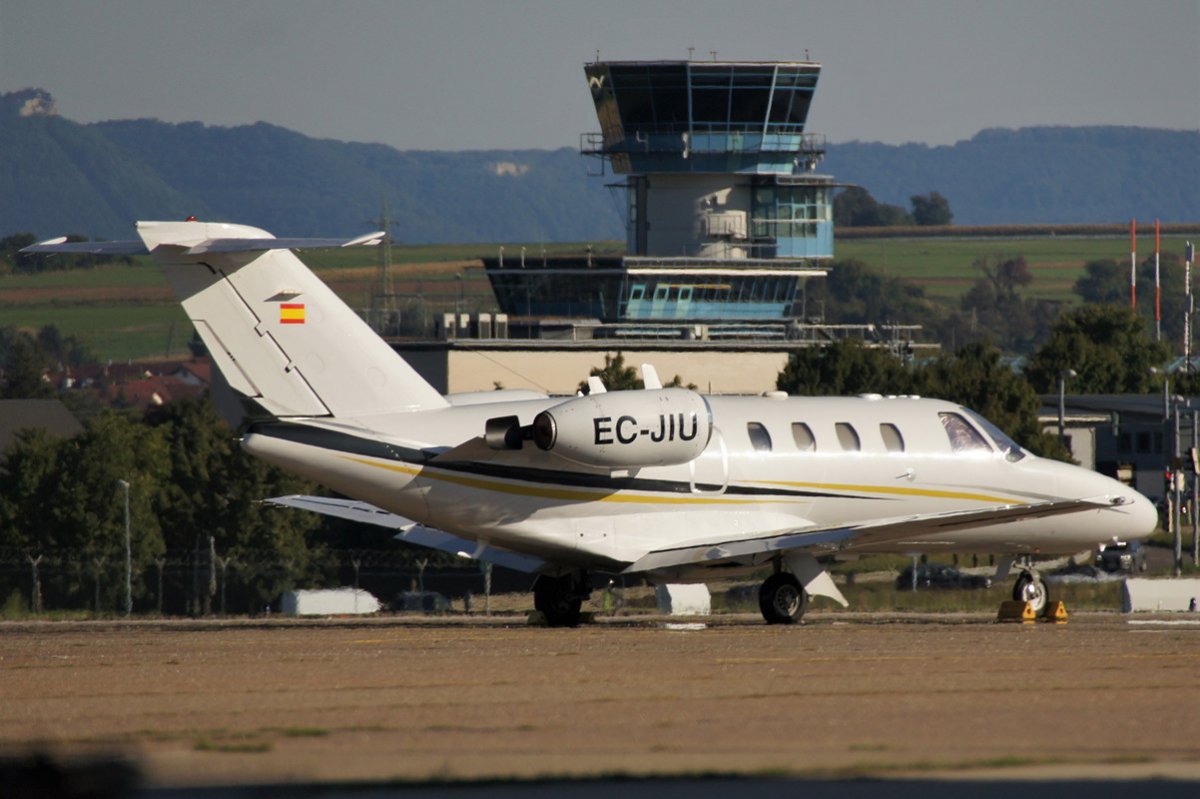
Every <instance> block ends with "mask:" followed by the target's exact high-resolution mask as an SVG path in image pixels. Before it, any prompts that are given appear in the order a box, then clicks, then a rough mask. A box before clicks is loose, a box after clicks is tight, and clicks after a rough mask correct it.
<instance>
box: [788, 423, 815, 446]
mask: <svg viewBox="0 0 1200 799" xmlns="http://www.w3.org/2000/svg"><path fill="white" fill-rule="evenodd" d="M792 440H793V441H795V442H796V449H798V450H800V451H801V452H812V451H813V450H815V449H816V448H817V440H816V439H815V438H813V434H812V429H811V428H810V427H809V426H808V425H806V424H805V423H804V422H792Z"/></svg>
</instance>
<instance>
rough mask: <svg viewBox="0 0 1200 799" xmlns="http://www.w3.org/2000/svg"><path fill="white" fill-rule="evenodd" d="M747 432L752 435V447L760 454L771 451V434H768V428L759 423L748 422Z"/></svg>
mask: <svg viewBox="0 0 1200 799" xmlns="http://www.w3.org/2000/svg"><path fill="white" fill-rule="evenodd" d="M746 432H747V433H748V434H749V435H750V446H752V447H754V448H755V449H756V450H758V451H759V452H770V451H771V434H770V433H768V432H767V428H765V427H763V426H762V425H761V424H759V423H758V422H747V423H746Z"/></svg>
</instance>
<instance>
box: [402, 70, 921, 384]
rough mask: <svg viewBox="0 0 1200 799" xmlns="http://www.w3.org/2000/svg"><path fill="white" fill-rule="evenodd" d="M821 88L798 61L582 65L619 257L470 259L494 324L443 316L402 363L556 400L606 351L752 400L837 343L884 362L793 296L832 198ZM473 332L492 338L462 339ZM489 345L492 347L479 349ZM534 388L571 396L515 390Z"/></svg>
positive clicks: (893, 334)
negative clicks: (534, 361) (804, 357)
mask: <svg viewBox="0 0 1200 799" xmlns="http://www.w3.org/2000/svg"><path fill="white" fill-rule="evenodd" d="M820 72H821V65H820V64H819V63H816V62H812V61H716V60H713V61H691V60H688V61H603V62H602V61H597V62H595V63H590V64H586V65H585V67H584V73H585V76H586V78H587V86H588V89H589V91H590V92H591V97H592V102H593V104H594V105H595V108H596V116H597V118H598V120H599V123H600V131H599V132H597V133H588V134H584V135H583V137H582V143H581V152H582V154H583V155H585V156H588V157H591V158H594V159H597V161H598V163H599V164H600V169H601V171H602V172H603V173H607V172H608V171H611V173H612V174H613V175H614V176H616V177H618V178H620V181H619V182H617V183H615V184H613V185H614V186H616V187H617V188H619V189H622V190H623V192H624V195H625V208H626V219H625V223H626V234H627V235H626V254H625V255H624V256H619V257H613V256H605V257H593V256H591V255H581V256H577V257H551V258H545V257H541V258H526V257H525V256H524V255H523V254H522V255H520V256H519V257H517V256H514V255H511V254H510V255H508V256H507V257H506V256H505V254H504V253H503V252H501V253H500V254H498V255H496V256H494V257H488V258H484V259H483V262H484V269H485V272H486V274H487V277H488V279H489V281H490V282H491V285H492V289H493V291H494V292H495V295H496V300H497V303H498V305H499V307H500V310H501V315H500V317H499V318H502V319H503V320H504V324H503V325H502V326H501V325H496V324H487V325H483V326H481V325H478V324H471V325H465V324H464V322H467V320H464V319H461V318H458V317H457V316H455V315H447V318H446V320H445V322H444V323H443V324H442V325H441V327H440V330H441V332H442V335H441V339H442V340H441V341H439V342H437V343H431V344H429V345H427V346H421V345H405V346H404V347H402V351H403V352H404V354H405V355H406V357H409V358H410V360H412V361H413V362H414V365H416V366H417V368H419V369H423V370H424V371H425V372H426V374H427V376H429V377H430V379H431V380H432V381H433V382H434V384H435V385H438V386H439V387H440V388H441V389H442V390H445V391H470V390H485V389H488V388H491V387H492V386H493V385H494V384H499V385H504V386H505V387H507V388H517V387H529V388H536V389H539V390H549V391H552V392H555V393H558V392H570V391H573V390H574V388H575V386H576V385H577V384H578V383H579V382H580V381H581V380H583V379H585V378H586V376H587V373H588V370H589V369H590V368H592V367H593V366H602V365H603V363H604V358H603V354H604V353H615V352H618V351H620V352H624V353H626V354H627V359H628V360H630V361H633V362H636V361H638V360H652V361H653V362H654V363H655V365H656V366H657V367H658V370H659V372H660V373H661V374H663V375H664V376H665V377H667V378H668V379H669V378H670V377H671V376H672V375H676V374H677V375H679V376H680V377H681V378H682V379H683V381H684V382H685V383H687V382H692V383H695V384H696V385H698V386H699V387H700V388H701V389H702V390H703V389H706V388H708V389H711V390H713V391H716V392H721V393H747V392H753V393H757V392H761V391H765V390H769V389H772V388H774V376H775V375H777V374H778V372H779V371H780V370H782V368H783V366H784V365H785V364H786V361H787V353H788V352H790V351H793V350H794V349H796V348H797V347H799V346H809V345H812V344H816V343H820V342H824V341H828V340H830V339H831V338H834V337H836V336H837V335H841V334H847V333H851V334H854V335H860V336H863V337H864V338H867V339H870V338H871V336H872V334H874V335H876V336H878V337H879V338H880V339H882V340H883V341H884V342H885V343H888V344H893V343H895V340H896V339H897V337H898V336H899V337H903V338H907V337H908V336H910V334H911V332H912V330H911V328H904V329H901V328H890V329H887V330H883V329H878V328H875V327H874V326H855V328H854V329H852V330H848V329H846V328H844V327H839V326H826V325H821V324H810V323H809V322H808V320H807V319H806V318H805V314H804V312H803V306H804V303H803V287H804V285H805V281H807V280H811V279H821V278H823V277H824V276H825V275H826V274H827V273H828V270H829V268H830V263H831V262H832V259H833V211H832V194H833V189H834V186H835V184H834V180H833V178H832V177H829V176H825V175H820V174H818V173H817V172H816V168H817V166H818V164H819V163H820V162H821V159H822V158H823V156H824V154H825V143H824V139H823V137H821V136H819V135H817V134H814V133H811V132H809V131H808V129H807V125H808V112H809V108H810V107H811V105H812V101H813V96H814V94H815V92H816V88H817V80H818V78H819V77H820ZM490 321H491V320H489V322H490ZM481 328H482V329H485V330H488V331H489V332H491V333H492V334H493V335H492V336H491V337H479V338H476V337H473V336H472V335H471V331H472V329H474V330H475V331H478V330H480V329H481ZM501 328H503V329H505V330H506V331H507V335H508V336H509V338H508V339H507V340H502V339H497V338H496V337H495V336H494V333H495V331H496V330H498V329H501ZM484 352H486V356H483V357H472V355H471V353H474V354H475V355H480V354H481V353H484ZM535 353H536V356H537V358H538V360H540V361H541V362H543V366H541V367H539V368H534V366H532V365H531V364H530V362H529V361H530V359H529V357H528V356H530V355H532V354H535ZM552 353H555V354H556V355H554V356H552V355H551V354H552ZM570 353H573V355H570ZM636 353H641V354H640V355H638V354H636ZM443 355H444V357H443ZM722 360H728V361H729V364H728V365H727V366H722V364H721V363H720V362H721V361H722ZM552 361H553V362H555V364H556V365H553V366H549V367H546V366H545V365H544V364H547V363H550V362H552ZM456 362H462V364H461V365H457V364H456ZM752 362H756V363H757V362H761V368H753V367H751V366H750V364H751V363H752ZM501 363H504V364H505V365H504V366H499V364H501ZM671 363H678V364H679V365H680V367H681V368H673V367H672V366H671V365H670V364H671ZM467 364H471V366H467ZM689 366H690V367H691V368H688V367H689ZM580 368H582V371H579V370H580ZM534 373H547V376H549V375H553V374H567V375H569V378H568V379H567V380H565V381H562V385H559V384H557V383H554V384H552V385H551V384H547V383H545V382H542V381H541V380H539V379H536V378H531V379H529V380H525V379H522V378H521V377H520V375H532V374H534ZM726 373H728V374H729V375H730V376H731V377H730V379H729V380H724V379H722V380H721V381H720V384H719V385H716V386H714V385H712V380H711V377H712V376H713V375H714V374H726ZM459 374H461V375H462V376H463V377H462V379H459V378H457V377H456V375H459ZM739 374H740V375H741V377H737V376H736V375H739ZM701 376H707V377H708V384H707V385H706V384H705V383H704V382H702V381H701V380H700V379H697V378H699V377H701ZM489 381H490V382H489Z"/></svg>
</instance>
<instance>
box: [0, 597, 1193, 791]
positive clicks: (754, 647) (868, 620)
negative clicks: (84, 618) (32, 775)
mask: <svg viewBox="0 0 1200 799" xmlns="http://www.w3.org/2000/svg"><path fill="white" fill-rule="evenodd" d="M678 621H681V620H676V619H665V618H639V619H632V620H630V619H624V620H622V619H618V620H615V621H613V620H603V621H601V622H600V623H596V624H591V625H585V626H581V627H579V628H576V629H543V628H536V627H529V626H526V625H525V624H524V620H523V619H521V618H507V619H490V620H488V619H469V620H468V619H462V618H457V619H451V618H448V619H442V620H435V621H429V620H423V619H414V618H411V617H408V618H404V617H392V618H388V617H385V618H378V619H364V620H344V619H335V620H320V621H294V620H283V619H278V620H276V619H272V620H269V621H265V620H260V621H254V620H249V621H225V622H207V621H202V622H197V621H144V622H142V621H134V622H128V623H125V622H90V623H84V622H78V623H76V622H30V623H4V624H0V760H6V761H7V762H8V764H10V767H11V765H12V764H15V763H21V762H26V763H28V762H29V761H27V760H24V761H23V760H22V759H23V758H29V757H31V756H33V755H40V756H42V757H45V758H49V759H50V760H51V761H52V762H54V763H56V764H83V767H84V768H88V767H91V766H95V767H98V768H99V767H100V766H96V764H101V765H103V764H111V763H117V764H119V765H120V764H125V765H127V766H129V767H132V772H133V773H135V774H136V781H137V784H139V785H142V786H145V787H147V788H150V789H165V788H190V789H195V792H192V791H185V792H184V793H183V794H171V793H169V792H168V793H156V794H155V795H164V796H165V795H196V796H199V795H217V794H210V793H208V792H207V791H204V790H200V788H202V787H203V786H239V785H240V786H247V785H251V786H253V785H259V786H264V785H274V786H284V788H283V790H284V791H285V792H284V793H280V794H278V795H287V791H288V790H289V789H288V788H287V786H291V787H292V788H296V787H298V786H300V785H310V786H311V785H322V784H323V785H334V784H352V785H355V786H357V788H356V791H357V790H361V788H362V787H363V786H364V785H365V784H372V785H381V786H385V785H394V784H403V785H406V786H408V788H407V790H409V791H411V790H412V788H413V784H414V783H417V784H425V783H429V782H430V781H433V782H434V783H435V784H436V785H438V786H439V787H438V790H439V791H440V792H442V793H441V795H457V794H453V793H449V794H448V793H445V791H446V790H447V788H446V784H448V783H449V784H454V783H460V782H464V781H465V782H466V783H467V785H466V786H465V788H464V790H466V789H469V788H470V783H471V782H472V781H479V780H485V781H489V780H490V781H496V780H499V781H512V780H535V781H544V780H553V779H567V780H583V782H571V783H570V784H571V785H573V786H575V787H576V788H582V787H583V786H587V785H593V786H597V785H608V786H610V787H611V786H612V785H613V783H610V782H608V780H610V779H611V778H614V777H616V778H639V779H640V778H645V777H668V778H671V781H670V782H668V783H654V782H652V783H637V784H639V785H649V786H651V788H650V790H649V792H648V793H647V795H650V794H654V795H670V794H669V792H666V793H664V791H665V790H666V788H667V787H668V785H676V784H687V783H688V782H689V781H691V780H695V779H696V778H703V780H704V781H705V782H706V784H709V785H713V786H716V785H738V786H741V787H739V788H737V789H736V792H737V793H739V794H741V793H742V788H749V784H743V783H742V782H740V781H744V780H749V781H750V783H755V784H758V783H762V782H764V781H765V783H766V784H768V785H770V784H773V781H777V780H783V781H784V782H788V781H790V780H794V779H802V780H816V781H830V780H832V781H833V782H831V783H826V782H820V784H833V785H836V784H840V781H844V780H861V779H886V780H890V781H896V780H900V781H903V782H904V784H907V785H910V786H911V785H912V784H914V783H913V781H930V780H932V781H935V782H938V783H939V784H946V783H947V781H949V782H950V783H954V784H960V783H961V782H963V781H966V782H971V783H975V784H978V785H982V784H988V785H995V784H1001V785H1002V784H1004V783H1006V782H1007V781H1010V780H1022V781H1026V784H1028V785H1033V784H1035V783H1037V784H1041V783H1042V782H1043V781H1049V782H1048V783H1047V784H1049V785H1052V786H1053V785H1066V784H1067V783H1065V782H1063V781H1077V780H1100V781H1104V782H1106V783H1107V782H1111V781H1124V780H1133V781H1138V782H1139V784H1140V781H1145V780H1154V779H1167V780H1172V781H1176V782H1174V783H1173V784H1174V785H1176V786H1178V787H1183V786H1185V785H1186V786H1188V790H1191V789H1194V788H1196V789H1200V617H1193V616H1191V615H1188V616H1186V617H1185V616H1184V615H1183V614H1178V616H1177V617H1165V616H1163V617H1146V618H1142V617H1138V618H1136V619H1134V618H1132V617H1129V616H1122V615H1118V614H1083V615H1074V616H1072V617H1070V619H1069V621H1068V622H1067V623H1066V624H1060V625H1055V624H1044V623H1039V624H996V623H994V622H993V619H992V617H991V616H985V615H981V614H974V615H971V614H929V615H905V616H901V615H894V614H892V615H875V614H854V615H847V614H837V615H832V614H831V615H822V614H819V613H818V614H813V615H811V616H810V617H809V619H808V621H807V622H806V623H805V624H803V625H799V626H795V627H768V626H766V625H764V624H762V622H761V620H758V619H756V618H752V617H749V616H739V617H715V618H713V619H705V620H700V621H702V622H705V623H706V624H705V626H703V627H701V628H687V629H678V628H675V627H674V625H675V622H678ZM686 621H695V620H686ZM3 767H4V763H3V762H0V778H3V776H4V775H5V773H6V772H5V771H4V768H3ZM8 773H10V774H12V773H18V772H15V771H12V770H11V768H10V771H9V772H8ZM596 779H601V780H602V782H600V783H597V782H594V780H596ZM680 781H682V782H680ZM1193 783H1195V784H1193ZM510 784H512V783H510ZM516 784H517V785H530V784H543V785H544V784H546V783H544V782H539V783H516ZM808 784H809V785H811V786H814V787H815V786H816V785H817V784H818V783H817V782H811V783H808ZM889 784H890V783H889ZM1072 784H1075V783H1072ZM616 785H618V786H619V785H620V783H616ZM655 786H657V787H655ZM460 787H463V786H461V785H460ZM493 787H494V786H493ZM611 789H612V790H620V791H622V792H623V793H629V792H630V791H628V790H626V788H623V787H616V788H611ZM610 792H611V791H610ZM0 793H3V791H0ZM632 793H633V794H637V792H636V791H632ZM31 795H32V794H31ZM221 795H238V794H236V793H233V792H231V791H230V790H229V789H228V788H224V789H223V792H222V794H221ZM256 795H268V794H267V793H259V794H256ZM269 795H275V794H269ZM322 795H335V794H333V793H323V794H322ZM353 795H361V794H360V793H358V792H355V793H353ZM406 795H412V794H410V793H406ZM488 795H495V792H494V791H492V792H491V793H489V794H488ZM578 795H583V793H579V794H578ZM589 795H590V794H589ZM714 795H716V794H714ZM889 795H894V794H889ZM923 795H927V796H935V795H943V794H941V793H940V792H938V791H927V792H926V793H925V794H923ZM1179 795H1200V792H1197V793H1191V794H1186V793H1185V794H1179Z"/></svg>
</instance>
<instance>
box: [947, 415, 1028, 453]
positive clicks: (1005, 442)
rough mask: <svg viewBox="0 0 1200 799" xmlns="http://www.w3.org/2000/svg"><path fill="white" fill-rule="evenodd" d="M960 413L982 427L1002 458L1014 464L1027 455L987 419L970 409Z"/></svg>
mask: <svg viewBox="0 0 1200 799" xmlns="http://www.w3.org/2000/svg"><path fill="white" fill-rule="evenodd" d="M962 412H963V413H965V414H966V415H967V416H969V417H971V420H972V421H973V422H975V424H977V425H979V426H980V427H982V428H983V431H984V432H985V433H987V434H988V435H989V436H991V437H992V441H995V442H996V446H997V448H999V450H1000V451H1001V452H1003V453H1004V458H1005V459H1006V460H1008V461H1009V462H1011V463H1016V462H1017V461H1019V460H1021V459H1022V458H1024V457H1025V456H1026V455H1027V454H1029V453H1027V452H1026V451H1025V450H1023V449H1021V445H1020V444H1018V443H1017V442H1015V441H1013V440H1012V439H1011V438H1009V437H1008V434H1007V433H1005V432H1004V431H1003V430H1001V429H1000V428H999V427H996V425H994V424H992V423H991V422H989V421H988V420H987V419H985V418H983V417H982V416H980V415H979V414H977V413H975V411H973V410H971V409H970V408H963V409H962Z"/></svg>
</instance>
